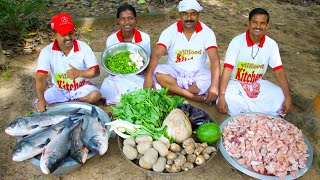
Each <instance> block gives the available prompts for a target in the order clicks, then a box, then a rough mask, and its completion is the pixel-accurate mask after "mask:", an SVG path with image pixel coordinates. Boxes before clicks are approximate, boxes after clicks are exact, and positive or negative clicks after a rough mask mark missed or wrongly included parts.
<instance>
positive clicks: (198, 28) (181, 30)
mask: <svg viewBox="0 0 320 180" xmlns="http://www.w3.org/2000/svg"><path fill="white" fill-rule="evenodd" d="M202 29H203V28H202V26H201V23H200V22H199V21H197V25H196V33H198V32H200V31H201V30H202ZM177 30H178V32H179V33H182V32H183V28H182V21H178V22H177Z"/></svg>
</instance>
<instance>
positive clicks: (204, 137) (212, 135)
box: [196, 123, 221, 144]
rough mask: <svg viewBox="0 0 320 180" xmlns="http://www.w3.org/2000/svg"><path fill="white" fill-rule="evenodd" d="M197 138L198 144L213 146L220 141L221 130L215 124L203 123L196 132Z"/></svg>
mask: <svg viewBox="0 0 320 180" xmlns="http://www.w3.org/2000/svg"><path fill="white" fill-rule="evenodd" d="M196 134H197V138H198V139H199V141H200V142H207V143H208V144H213V143H215V142H217V141H218V140H219V139H220V136H221V130H220V127H219V126H218V125H217V124H215V123H205V124H202V125H201V126H199V128H198V129H197V130H196Z"/></svg>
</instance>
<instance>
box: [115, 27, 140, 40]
mask: <svg viewBox="0 0 320 180" xmlns="http://www.w3.org/2000/svg"><path fill="white" fill-rule="evenodd" d="M133 33H134V34H133V38H134V42H135V43H139V42H141V41H142V37H141V33H140V32H139V31H138V30H136V29H133ZM117 38H118V40H119V42H124V41H123V37H122V29H120V30H119V31H118V32H117Z"/></svg>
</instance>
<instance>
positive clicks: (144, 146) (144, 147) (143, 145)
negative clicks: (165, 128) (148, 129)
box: [137, 142, 152, 154]
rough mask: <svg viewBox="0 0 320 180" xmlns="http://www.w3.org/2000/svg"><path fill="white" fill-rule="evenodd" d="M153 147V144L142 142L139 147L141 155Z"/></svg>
mask: <svg viewBox="0 0 320 180" xmlns="http://www.w3.org/2000/svg"><path fill="white" fill-rule="evenodd" d="M151 147H152V144H151V142H141V143H139V144H138V145H137V150H138V152H139V153H140V154H144V152H145V151H146V150H147V149H149V148H151Z"/></svg>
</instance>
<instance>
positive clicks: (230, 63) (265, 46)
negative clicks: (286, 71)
mask: <svg viewBox="0 0 320 180" xmlns="http://www.w3.org/2000/svg"><path fill="white" fill-rule="evenodd" d="M268 65H269V66H270V67H271V68H273V70H274V71H276V70H278V69H281V68H283V67H282V62H281V58H280V53H279V48H278V44H277V43H276V42H275V41H274V40H273V39H271V38H270V37H268V36H266V35H263V38H262V40H261V41H260V43H259V44H253V42H252V41H251V39H250V38H249V32H248V31H246V32H245V33H243V34H240V35H238V36H236V37H235V38H233V39H232V41H231V42H230V44H229V47H228V50H227V53H226V57H225V61H224V67H228V68H231V69H232V73H231V77H230V79H236V80H239V81H242V82H256V81H257V80H258V79H260V78H262V76H263V75H264V74H265V73H266V71H267V68H268Z"/></svg>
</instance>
